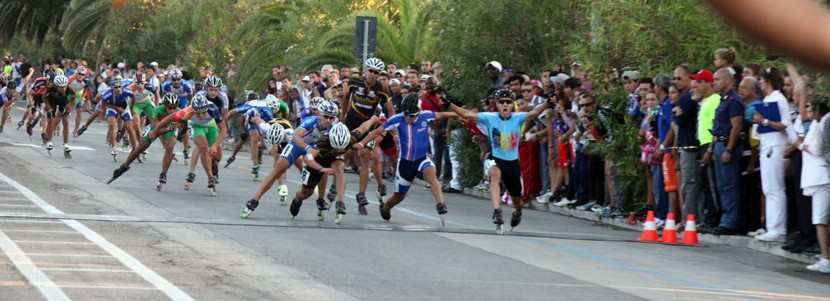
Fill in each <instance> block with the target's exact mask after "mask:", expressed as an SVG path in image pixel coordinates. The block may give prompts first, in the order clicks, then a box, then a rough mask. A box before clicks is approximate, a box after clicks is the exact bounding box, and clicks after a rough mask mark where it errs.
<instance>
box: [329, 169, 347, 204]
mask: <svg viewBox="0 0 830 301" xmlns="http://www.w3.org/2000/svg"><path fill="white" fill-rule="evenodd" d="M332 167H333V168H334V183H335V184H334V185H335V187H336V189H335V190H337V201H338V202H343V199H344V198H345V197H346V177H345V175H344V169H345V165H344V164H343V161H340V160H336V161H334V163H333V164H332Z"/></svg>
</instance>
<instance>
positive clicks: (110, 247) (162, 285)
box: [0, 173, 193, 301]
mask: <svg viewBox="0 0 830 301" xmlns="http://www.w3.org/2000/svg"><path fill="white" fill-rule="evenodd" d="M0 180H2V181H4V182H6V183H8V184H9V185H11V186H12V187H14V188H15V189H17V190H19V191H20V192H21V193H23V195H24V196H26V198H28V199H29V200H31V201H32V202H33V203H35V204H36V205H38V206H40V207H41V208H42V209H43V211H45V212H46V213H49V214H64V213H63V212H62V211H60V210H59V209H58V208H55V207H54V206H52V205H49V203H47V202H46V201H44V200H43V199H41V198H40V197H39V196H38V195H37V194H35V193H34V192H32V191H31V190H29V189H28V188H26V186H23V185H21V184H20V183H18V182H17V181H15V180H13V179H11V178H9V177H7V176H6V175H5V174H3V173H0ZM61 221H62V222H63V223H64V224H66V225H67V226H69V227H70V228H72V229H74V230H75V231H78V232H80V233H81V234H82V235H83V236H84V237H85V238H86V239H87V240H89V241H91V243H89V244H95V245H98V246H99V247H101V248H102V249H104V250H105V251H107V253H109V254H110V255H112V256H113V257H115V258H116V259H118V261H120V262H121V263H122V264H123V265H125V266H127V267H128V268H129V269H130V270H133V271H135V272H136V273H137V274H138V275H139V276H141V278H143V279H144V280H146V281H147V282H149V283H150V284H152V285H153V286H155V288H157V289H159V290H161V291H162V292H163V293H164V294H165V295H167V297H169V298H170V299H172V300H185V301H192V300H193V298H191V297H190V296H189V295H188V294H187V293H185V292H184V291H182V290H181V289H179V288H178V287H176V286H175V285H173V284H172V283H170V282H169V281H167V279H164V278H163V277H161V276H160V275H159V274H156V272H154V271H153V270H151V269H149V268H147V266H145V265H144V264H142V263H141V262H140V261H138V259H136V258H135V257H133V256H132V255H130V254H129V253H127V252H125V251H124V250H122V249H121V248H119V247H117V246H115V245H114V244H112V243H111V242H109V241H108V240H106V239H105V238H104V237H102V236H101V235H99V234H98V233H96V232H95V231H92V230H91V229H89V228H88V227H87V226H84V224H81V223H80V222H78V221H76V220H72V219H62V220H61Z"/></svg>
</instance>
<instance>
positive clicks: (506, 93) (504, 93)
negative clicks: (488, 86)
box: [493, 88, 516, 100]
mask: <svg viewBox="0 0 830 301" xmlns="http://www.w3.org/2000/svg"><path fill="white" fill-rule="evenodd" d="M493 97H495V98H497V99H501V98H510V99H512V100H516V93H513V91H510V89H504V88H502V89H498V90H496V91H495V92H493Z"/></svg>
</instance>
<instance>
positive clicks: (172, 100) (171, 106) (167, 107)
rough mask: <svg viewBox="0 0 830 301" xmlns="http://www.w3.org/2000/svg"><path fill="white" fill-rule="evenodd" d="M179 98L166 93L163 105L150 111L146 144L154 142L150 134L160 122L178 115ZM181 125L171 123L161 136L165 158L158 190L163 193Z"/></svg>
mask: <svg viewBox="0 0 830 301" xmlns="http://www.w3.org/2000/svg"><path fill="white" fill-rule="evenodd" d="M178 104H179V97H178V96H177V95H176V94H174V93H166V94H164V96H162V98H161V103H160V104H159V106H157V107H154V108H153V109H151V110H150V111H149V114H148V115H147V118H148V119H149V120H150V121H151V122H150V124H149V125H147V127H145V128H144V136H143V137H144V138H143V139H144V142H145V143H147V144H150V143H152V142H153V138H152V137H151V136H150V133H152V132H153V130H155V129H156V126H157V125H158V122H159V121H160V120H162V119H164V117H167V115H170V114H173V113H176V111H177V110H178V109H179V106H178ZM178 126H179V125H178V124H176V123H171V124H170V125H169V126H167V130H166V131H164V134H162V135H160V137H161V143H162V146H163V147H164V157H163V159H162V161H161V174H159V181H158V184H156V190H158V191H161V188H162V186H163V185H164V184H166V183H167V170H168V169H170V163H171V162H172V161H173V149H174V148H175V147H176V128H177V127H178Z"/></svg>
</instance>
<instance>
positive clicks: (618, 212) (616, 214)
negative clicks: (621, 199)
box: [608, 207, 626, 218]
mask: <svg viewBox="0 0 830 301" xmlns="http://www.w3.org/2000/svg"><path fill="white" fill-rule="evenodd" d="M625 215H626V214H625V212H623V211H622V209H620V208H616V207H612V208H611V212H609V213H608V217H611V218H618V217H624V216H625Z"/></svg>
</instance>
